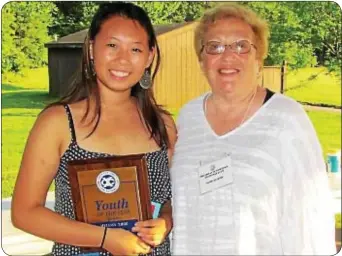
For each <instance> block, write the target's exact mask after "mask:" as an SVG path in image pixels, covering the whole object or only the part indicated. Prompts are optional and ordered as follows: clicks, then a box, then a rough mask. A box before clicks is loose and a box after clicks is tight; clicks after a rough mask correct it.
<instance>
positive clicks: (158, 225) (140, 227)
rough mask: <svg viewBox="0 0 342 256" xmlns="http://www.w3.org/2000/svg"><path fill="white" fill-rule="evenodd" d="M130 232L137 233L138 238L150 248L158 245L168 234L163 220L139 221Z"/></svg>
mask: <svg viewBox="0 0 342 256" xmlns="http://www.w3.org/2000/svg"><path fill="white" fill-rule="evenodd" d="M132 231H133V232H137V233H138V237H140V238H141V239H142V240H143V241H144V242H146V243H147V244H149V245H151V246H158V245H160V244H161V243H162V242H163V241H164V239H165V237H166V236H167V234H168V233H169V232H170V230H169V228H168V225H167V222H166V220H165V219H164V218H157V219H151V220H146V221H139V222H137V223H136V224H135V226H134V228H133V229H132Z"/></svg>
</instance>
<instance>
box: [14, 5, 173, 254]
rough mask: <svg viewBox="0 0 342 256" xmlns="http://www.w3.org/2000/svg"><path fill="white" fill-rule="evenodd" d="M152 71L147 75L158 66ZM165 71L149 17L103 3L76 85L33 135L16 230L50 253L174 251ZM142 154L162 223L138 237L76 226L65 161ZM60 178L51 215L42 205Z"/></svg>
mask: <svg viewBox="0 0 342 256" xmlns="http://www.w3.org/2000/svg"><path fill="white" fill-rule="evenodd" d="M155 57H156V64H155V67H156V68H155V70H154V73H153V75H152V79H151V74H150V72H151V69H152V64H153V60H154V59H155ZM158 66H159V49H158V45H157V41H156V36H155V33H154V30H153V27H152V24H151V21H150V19H149V18H148V16H147V14H146V13H145V12H144V11H143V10H142V9H141V8H140V7H137V6H135V5H133V4H131V3H121V2H116V3H107V4H103V5H101V6H100V7H99V10H98V11H97V13H96V14H95V16H94V18H93V21H92V23H91V26H90V28H89V32H88V35H87V38H86V40H85V44H84V49H83V60H82V72H81V77H80V80H79V82H78V83H75V84H73V86H71V88H70V92H69V94H68V95H67V96H66V97H64V98H63V99H62V100H61V101H60V102H58V103H56V104H53V105H51V106H49V107H47V108H46V109H45V110H44V111H43V112H42V113H41V114H40V115H39V117H38V119H37V121H36V123H35V125H34V127H33V128H32V131H31V133H30V135H29V138H28V141H27V145H26V148H25V152H24V155H23V159H22V163H21V167H20V171H19V176H18V179H17V182H16V186H15V191H14V196H13V203H12V221H13V224H14V225H15V226H16V227H17V228H20V229H22V230H24V231H27V232H29V233H32V234H34V235H36V236H39V237H42V238H45V239H49V240H53V241H55V244H54V246H53V249H52V255H63V256H66V255H79V254H80V253H81V251H80V247H83V246H86V247H102V248H104V249H105V250H106V251H107V252H106V253H101V255H109V254H119V255H131V254H146V253H151V254H153V255H169V254H170V248H169V247H170V246H169V239H168V238H167V235H168V233H169V232H170V230H171V228H172V213H171V204H170V198H171V185H170V176H169V170H168V163H169V161H170V157H171V154H172V149H173V144H174V142H175V138H176V130H175V126H174V123H173V120H172V118H171V117H170V115H169V114H168V113H167V112H166V111H164V110H162V109H161V108H160V107H159V106H158V105H157V104H156V102H155V99H154V96H153V93H152V89H151V85H152V80H153V78H154V76H155V74H156V72H157V69H158ZM138 153H145V154H146V155H145V157H146V161H147V165H148V174H149V180H150V191H151V200H152V201H156V202H158V203H161V204H162V209H161V213H160V215H159V218H157V219H153V220H148V221H144V222H138V224H137V226H136V227H135V228H133V231H134V232H137V234H138V235H137V236H136V235H134V234H133V233H132V232H129V231H125V230H123V229H118V228H116V229H108V230H107V232H106V233H105V232H104V228H103V227H99V226H95V225H91V224H86V223H83V222H79V221H76V220H75V214H74V210H73V204H72V200H71V191H70V184H69V179H68V174H67V169H66V165H67V162H68V161H69V160H75V159H91V158H97V157H104V156H113V155H128V154H138ZM53 179H55V184H56V190H55V200H56V202H55V211H51V210H49V209H48V208H46V207H44V205H45V200H46V195H47V192H48V188H49V186H50V184H51V182H52V180H53Z"/></svg>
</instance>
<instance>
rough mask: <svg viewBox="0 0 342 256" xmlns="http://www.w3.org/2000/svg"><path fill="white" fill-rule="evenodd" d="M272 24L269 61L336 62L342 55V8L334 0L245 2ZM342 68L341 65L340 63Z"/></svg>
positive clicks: (297, 63) (301, 64) (295, 64)
mask: <svg viewBox="0 0 342 256" xmlns="http://www.w3.org/2000/svg"><path fill="white" fill-rule="evenodd" d="M242 4H245V5H248V6H249V7H250V8H251V9H253V10H254V11H256V12H257V13H258V14H259V15H261V16H262V17H263V18H265V19H266V20H267V21H268V23H269V25H270V31H271V36H270V49H269V56H268V58H267V59H266V64H268V65H279V64H280V63H281V62H282V61H283V60H287V61H288V63H289V66H290V67H293V68H298V67H304V66H310V65H311V66H312V65H316V64H317V63H318V64H320V65H328V66H329V65H330V66H336V63H337V64H339V62H340V59H341V10H340V8H339V6H338V5H337V4H336V3H334V2H243V3H242ZM338 67H339V68H340V65H338Z"/></svg>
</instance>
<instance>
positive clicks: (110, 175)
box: [68, 154, 152, 252]
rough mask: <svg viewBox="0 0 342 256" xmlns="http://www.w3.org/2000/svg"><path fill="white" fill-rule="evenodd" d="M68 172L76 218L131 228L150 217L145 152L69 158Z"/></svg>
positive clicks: (90, 249) (95, 249)
mask: <svg viewBox="0 0 342 256" xmlns="http://www.w3.org/2000/svg"><path fill="white" fill-rule="evenodd" d="M68 174H69V180H70V186H71V193H72V200H73V203H74V210H75V215H76V220H78V221H82V222H86V223H90V224H93V225H98V226H103V227H108V228H123V229H126V230H128V231H131V229H132V227H133V226H134V224H135V222H137V221H141V220H147V219H151V218H152V210H151V201H150V191H149V182H148V175H147V165H146V160H145V158H144V154H138V155H127V156H115V157H105V158H96V159H90V160H73V161H69V162H68ZM83 251H85V252H92V251H101V249H100V248H84V249H83Z"/></svg>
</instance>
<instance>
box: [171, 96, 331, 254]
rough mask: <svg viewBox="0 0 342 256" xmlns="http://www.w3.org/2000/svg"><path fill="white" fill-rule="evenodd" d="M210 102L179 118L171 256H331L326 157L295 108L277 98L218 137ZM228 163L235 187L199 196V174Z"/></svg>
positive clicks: (187, 109)
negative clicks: (206, 107) (209, 111)
mask: <svg viewBox="0 0 342 256" xmlns="http://www.w3.org/2000/svg"><path fill="white" fill-rule="evenodd" d="M205 96H206V95H202V96H201V97H199V98H197V99H195V100H193V101H191V102H189V103H188V104H187V105H185V106H184V107H183V108H182V110H181V112H180V114H179V117H178V120H177V123H178V124H177V126H178V141H177V143H176V146H175V153H174V156H173V162H172V168H171V179H172V185H173V219H174V230H173V241H172V244H173V254H174V255H251V254H252V255H261V254H268V255H288V254H292V255H300V254H306V255H333V254H335V253H336V248H335V228H334V213H333V209H332V196H331V193H330V190H329V186H328V179H327V175H326V171H325V169H326V168H325V163H324V160H323V153H322V150H321V147H320V144H319V141H318V139H317V135H316V133H315V130H314V128H313V126H312V123H311V122H310V120H309V118H308V116H307V115H306V113H305V111H304V109H303V108H302V106H301V105H300V104H298V103H297V102H296V101H294V100H292V99H290V98H288V97H286V96H284V95H281V94H274V95H273V97H272V98H271V99H269V100H268V101H267V102H266V103H265V104H264V105H263V106H262V107H261V108H260V109H259V110H258V111H257V112H256V113H255V114H254V115H253V116H252V117H251V118H249V119H248V120H247V121H246V122H245V123H243V124H242V125H241V126H240V127H238V128H236V129H235V130H233V131H231V132H229V133H227V134H225V135H222V136H218V135H216V134H215V133H214V131H213V130H212V129H211V127H210V125H209V123H208V122H207V120H206V117H205V115H204V111H203V100H204V97H205ZM227 154H230V156H231V170H232V173H233V182H232V183H230V184H228V185H226V186H223V187H220V188H218V189H216V190H214V191H211V192H208V193H204V194H201V193H200V188H199V177H198V176H199V175H198V168H199V167H200V166H201V165H203V164H205V163H210V162H213V161H216V160H219V159H221V158H223V157H224V156H225V155H227Z"/></svg>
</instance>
